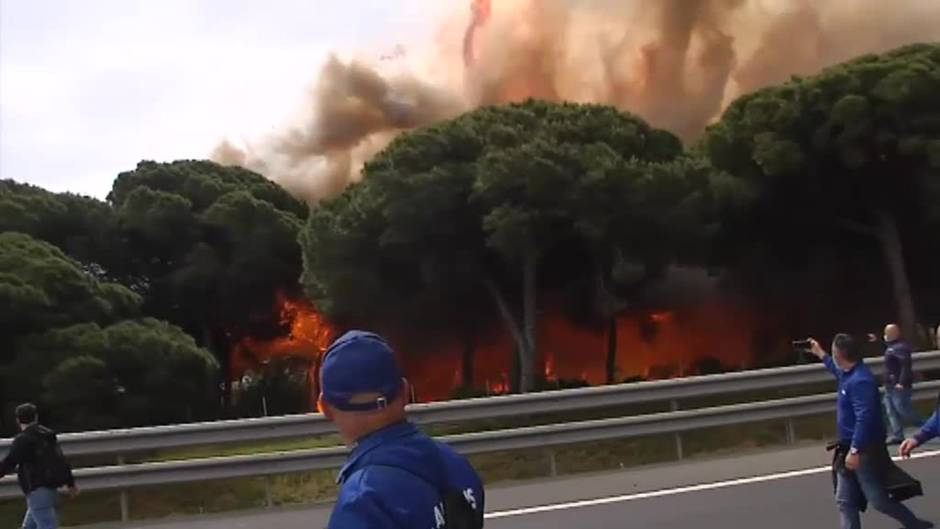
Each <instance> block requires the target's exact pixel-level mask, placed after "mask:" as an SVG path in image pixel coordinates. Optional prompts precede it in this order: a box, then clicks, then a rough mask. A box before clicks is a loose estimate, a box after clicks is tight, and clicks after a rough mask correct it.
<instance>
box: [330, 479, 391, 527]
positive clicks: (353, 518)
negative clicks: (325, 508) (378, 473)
mask: <svg viewBox="0 0 940 529" xmlns="http://www.w3.org/2000/svg"><path fill="white" fill-rule="evenodd" d="M344 489H346V490H342V491H340V496H339V498H338V499H337V500H336V505H335V506H334V507H333V513H332V514H331V515H330V522H329V525H327V528H328V529H394V528H396V527H398V526H399V524H398V522H396V521H395V520H394V519H392V517H391V516H389V514H388V512H387V511H386V509H384V508H383V507H382V505H381V503H380V502H379V498H378V497H377V496H376V494H375V490H373V489H360V490H355V491H352V492H349V491H348V488H346V487H344Z"/></svg>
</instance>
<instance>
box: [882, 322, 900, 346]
mask: <svg viewBox="0 0 940 529" xmlns="http://www.w3.org/2000/svg"><path fill="white" fill-rule="evenodd" d="M900 339H901V327H900V326H898V324H897V323H889V324H888V325H886V326H885V341H886V342H894V341H897V340H900Z"/></svg>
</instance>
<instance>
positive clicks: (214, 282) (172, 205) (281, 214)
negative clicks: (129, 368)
mask: <svg viewBox="0 0 940 529" xmlns="http://www.w3.org/2000/svg"><path fill="white" fill-rule="evenodd" d="M108 199H109V201H110V202H111V203H112V205H113V206H114V208H115V211H116V215H117V219H118V229H119V231H120V233H121V236H122V240H123V244H124V245H125V246H126V248H127V252H128V262H127V265H128V267H129V269H128V270H127V272H128V273H127V275H129V276H132V277H135V278H137V281H138V282H139V283H142V289H141V290H142V292H143V293H144V298H145V304H144V310H145V312H146V313H147V314H151V315H153V316H155V317H158V318H162V319H166V320H168V321H171V322H174V323H177V324H179V325H181V326H183V327H184V328H185V329H186V330H187V331H189V332H190V333H192V334H193V335H194V336H196V337H197V339H198V340H199V341H200V343H202V344H203V345H205V346H207V347H209V348H210V349H212V350H214V351H215V352H216V353H217V354H218V355H219V356H220V358H221V359H222V360H223V361H224V360H225V359H226V358H225V356H226V355H227V353H228V351H229V347H230V345H231V344H230V343H228V341H227V337H229V336H231V337H234V338H235V339H237V338H238V336H239V335H252V336H262V335H265V334H272V333H275V332H276V331H278V330H279V324H280V322H279V321H278V316H279V315H278V314H277V312H276V311H275V310H274V306H275V298H276V295H277V293H278V292H279V291H283V292H295V291H298V290H299V285H298V278H299V277H300V273H301V259H300V248H299V246H298V243H297V234H298V231H299V229H300V226H301V225H302V219H303V218H304V217H305V216H306V213H307V209H306V206H305V205H304V204H303V203H301V202H300V201H298V200H296V199H294V198H292V197H291V196H290V195H288V194H287V192H286V191H284V190H283V189H281V188H280V187H278V186H277V185H276V184H274V183H273V182H271V181H269V180H266V179H265V178H263V177H261V176H260V175H257V174H255V173H251V172H249V171H246V170H244V169H240V168H231V167H222V166H220V165H217V164H215V163H212V162H204V161H179V162H173V163H168V164H160V163H154V162H141V163H140V164H139V165H138V167H137V169H135V170H134V171H129V172H126V173H122V174H121V175H119V176H118V178H117V180H116V181H115V183H114V187H113V190H112V192H111V194H110V195H109V196H108Z"/></svg>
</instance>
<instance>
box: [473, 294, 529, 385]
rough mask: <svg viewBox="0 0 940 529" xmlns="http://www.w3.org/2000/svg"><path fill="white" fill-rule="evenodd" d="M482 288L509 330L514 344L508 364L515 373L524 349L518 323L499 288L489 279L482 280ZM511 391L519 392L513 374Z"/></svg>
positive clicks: (523, 339)
mask: <svg viewBox="0 0 940 529" xmlns="http://www.w3.org/2000/svg"><path fill="white" fill-rule="evenodd" d="M483 286H484V287H486V290H487V292H489V293H490V297H492V298H493V302H494V303H496V308H497V309H498V311H499V316H500V318H501V319H502V320H503V324H504V325H505V326H506V329H508V330H509V334H510V335H512V340H513V342H514V343H515V344H516V347H515V354H514V355H513V361H512V362H510V365H511V366H512V367H511V368H510V369H511V370H512V371H515V370H516V369H517V366H519V363H520V360H521V357H522V355H523V353H522V352H521V351H522V350H523V349H524V348H525V337H524V336H523V334H522V330H521V329H520V327H519V322H518V321H517V320H516V317H515V316H513V315H512V311H511V310H510V309H509V304H508V303H506V298H505V297H503V293H502V292H500V291H499V287H498V286H496V283H495V282H494V281H492V280H491V279H484V280H483ZM510 378H511V381H512V389H513V390H519V389H520V387H521V384H520V383H517V382H516V376H515V373H514V372H513V373H511V377H510Z"/></svg>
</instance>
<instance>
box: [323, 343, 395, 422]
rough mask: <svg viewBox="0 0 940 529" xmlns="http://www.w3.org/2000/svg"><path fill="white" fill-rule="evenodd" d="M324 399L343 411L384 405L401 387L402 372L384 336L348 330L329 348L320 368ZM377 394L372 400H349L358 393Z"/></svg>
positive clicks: (361, 409) (365, 409)
mask: <svg viewBox="0 0 940 529" xmlns="http://www.w3.org/2000/svg"><path fill="white" fill-rule="evenodd" d="M320 376H321V380H322V382H321V388H320V391H321V392H322V393H323V400H325V401H326V402H327V403H329V404H330V405H331V406H333V407H334V408H337V409H339V410H343V411H374V410H381V409H383V408H385V407H386V406H387V405H388V403H389V402H392V401H393V400H395V399H396V398H398V395H399V394H400V393H401V390H402V385H403V384H402V372H401V368H400V367H399V366H398V360H397V359H396V358H395V353H394V352H393V351H392V348H391V347H389V345H388V342H386V341H385V340H384V339H383V338H382V337H381V336H379V335H378V334H375V333H371V332H365V331H349V332H347V333H346V334H344V335H342V336H340V337H339V338H338V339H337V340H336V341H335V342H333V344H332V345H330V347H329V349H327V350H326V355H325V357H324V359H323V366H322V367H321V368H320ZM362 394H375V395H376V399H375V400H374V401H371V402H350V400H351V399H352V398H353V397H355V396H356V395H362Z"/></svg>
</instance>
